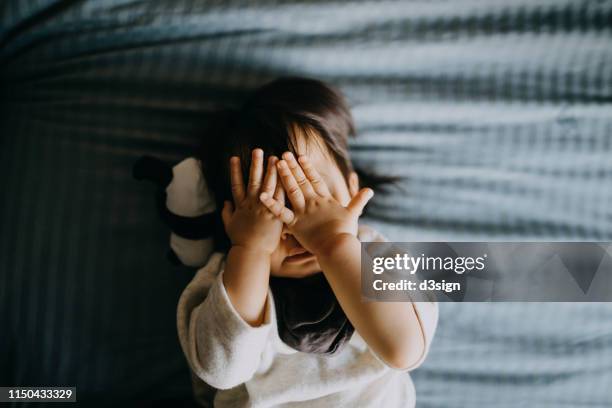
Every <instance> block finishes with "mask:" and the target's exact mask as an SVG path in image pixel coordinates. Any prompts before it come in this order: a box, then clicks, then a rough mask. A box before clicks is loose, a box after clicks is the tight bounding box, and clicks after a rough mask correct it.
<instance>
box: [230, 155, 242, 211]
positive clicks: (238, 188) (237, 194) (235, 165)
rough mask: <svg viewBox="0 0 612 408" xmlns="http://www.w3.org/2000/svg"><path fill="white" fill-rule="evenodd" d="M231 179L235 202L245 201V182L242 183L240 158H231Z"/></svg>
mask: <svg viewBox="0 0 612 408" xmlns="http://www.w3.org/2000/svg"><path fill="white" fill-rule="evenodd" d="M230 179H231V185H232V196H233V197H234V202H235V203H240V202H242V200H244V181H242V169H241V166H240V157H238V156H233V157H231V158H230Z"/></svg>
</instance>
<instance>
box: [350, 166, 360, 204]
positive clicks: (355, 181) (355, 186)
mask: <svg viewBox="0 0 612 408" xmlns="http://www.w3.org/2000/svg"><path fill="white" fill-rule="evenodd" d="M348 188H349V194H350V195H351V198H353V197H355V195H356V194H357V193H358V192H359V176H358V175H357V173H355V172H354V171H352V172H351V174H349V179H348Z"/></svg>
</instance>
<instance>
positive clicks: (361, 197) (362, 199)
mask: <svg viewBox="0 0 612 408" xmlns="http://www.w3.org/2000/svg"><path fill="white" fill-rule="evenodd" d="M373 195H374V191H373V190H372V189H371V188H362V189H361V190H359V192H358V193H357V194H356V195H355V196H354V197H353V199H352V200H351V202H350V203H349V204H348V206H347V208H348V210H349V211H351V212H354V213H356V214H357V215H361V213H362V212H363V209H364V207H365V206H366V204H367V203H368V201H370V199H371V198H372V196H373Z"/></svg>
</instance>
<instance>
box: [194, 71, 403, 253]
mask: <svg viewBox="0 0 612 408" xmlns="http://www.w3.org/2000/svg"><path fill="white" fill-rule="evenodd" d="M293 126H296V127H298V128H299V129H301V130H302V133H304V134H307V135H312V132H309V130H314V131H315V132H314V133H316V134H317V136H318V139H319V140H318V141H319V142H322V143H323V144H324V145H325V146H326V147H327V149H328V151H329V153H331V156H332V157H333V159H334V160H335V162H336V164H337V165H338V168H339V169H340V171H341V172H342V174H343V175H344V177H345V179H346V180H348V177H349V174H350V173H351V172H352V171H355V172H356V173H357V175H358V176H359V181H360V184H361V186H362V187H370V188H372V189H373V190H374V191H381V190H383V188H384V186H385V185H387V184H391V183H394V182H395V181H397V180H398V177H393V176H382V175H377V174H374V173H372V172H370V171H366V170H363V169H357V168H353V164H352V162H351V159H350V156H349V146H348V138H349V137H355V126H354V122H353V117H352V115H351V112H350V110H349V107H348V105H347V103H346V101H345V99H344V97H343V96H342V94H341V93H340V92H339V91H337V90H335V89H334V88H332V87H330V86H329V85H327V84H325V83H324V82H322V81H319V80H316V79H310V78H300V77H284V78H279V79H276V80H274V81H272V82H270V83H268V84H266V85H264V86H262V87H261V88H258V89H257V90H255V91H254V92H253V93H252V94H251V95H250V96H249V97H248V99H247V100H246V101H245V102H244V104H243V105H242V106H241V107H240V108H239V109H231V108H230V109H222V110H219V111H217V112H215V113H213V115H212V118H211V121H210V123H209V125H208V127H207V129H206V131H205V132H204V136H203V138H202V144H201V146H200V148H199V151H198V153H197V156H198V158H199V159H200V160H201V162H202V170H203V174H204V178H205V180H206V182H207V184H208V187H209V189H210V190H211V192H212V194H213V195H214V197H215V202H216V205H217V208H218V209H221V208H222V207H223V202H224V201H225V200H231V197H232V195H231V188H230V175H229V158H230V157H231V156H239V157H240V160H241V163H242V170H243V174H244V180H245V182H246V181H247V180H248V169H249V167H250V162H251V152H252V150H253V149H254V148H256V147H259V148H261V149H263V151H264V155H265V157H267V156H269V155H276V156H278V157H280V155H281V154H282V153H283V152H285V151H291V152H293V153H295V152H296V144H295V140H294V139H293V137H292V136H293V135H292V132H291V129H292V127H293ZM219 211H220V210H219ZM218 218H219V219H220V217H218ZM215 235H216V237H215V242H216V243H218V244H220V246H221V247H227V244H228V243H227V241H226V240H227V237H226V236H225V232H224V230H223V226H222V225H220V224H219V225H218V226H217V231H216V233H215ZM222 242H223V243H222Z"/></svg>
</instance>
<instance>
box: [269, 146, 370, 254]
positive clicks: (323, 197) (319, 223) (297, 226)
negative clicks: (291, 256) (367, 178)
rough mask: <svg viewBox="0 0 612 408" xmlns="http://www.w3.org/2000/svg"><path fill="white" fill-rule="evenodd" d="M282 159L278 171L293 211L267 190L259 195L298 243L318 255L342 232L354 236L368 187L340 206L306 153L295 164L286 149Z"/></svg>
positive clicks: (367, 195) (334, 241) (368, 195)
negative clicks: (345, 204)
mask: <svg viewBox="0 0 612 408" xmlns="http://www.w3.org/2000/svg"><path fill="white" fill-rule="evenodd" d="M283 159H284V160H281V161H279V162H278V165H277V166H278V172H279V174H280V179H281V182H282V185H283V188H284V190H285V191H286V192H287V196H288V198H289V201H290V202H291V206H292V208H293V211H292V210H290V209H288V208H287V207H285V205H284V203H282V202H281V201H279V200H277V199H276V198H275V197H272V195H271V194H270V193H269V192H262V193H261V194H260V196H259V197H260V199H261V201H262V202H263V203H264V204H265V205H266V207H268V209H269V210H270V211H271V212H272V213H274V214H275V215H276V216H277V217H279V218H280V219H281V220H282V221H283V222H284V223H285V224H287V227H288V228H289V231H290V232H291V233H292V234H293V235H294V236H295V237H296V239H297V240H298V241H299V242H300V244H302V246H303V247H304V248H305V249H306V250H308V251H309V252H311V253H313V254H315V255H319V254H320V253H322V252H323V251H326V250H329V249H330V248H331V247H333V246H334V245H335V243H336V242H338V241H340V239H341V237H342V236H343V235H345V234H350V235H353V236H356V235H357V221H358V219H359V216H360V215H361V212H362V211H363V208H364V207H365V205H366V204H367V203H368V201H369V200H370V198H372V195H373V194H374V192H373V191H372V190H371V189H369V188H364V189H361V190H360V191H359V192H358V193H357V194H356V195H355V196H354V197H353V199H352V200H351V202H350V203H349V204H348V206H347V207H343V206H342V204H340V203H339V202H338V201H337V200H336V199H335V198H334V197H333V196H332V194H331V192H330V191H329V189H328V187H327V184H325V181H323V179H322V178H321V176H320V175H319V173H318V172H317V171H316V170H315V168H314V167H313V166H312V164H311V163H310V161H309V159H308V158H307V157H306V156H300V157H299V163H298V162H297V161H296V160H295V157H293V154H291V153H290V152H287V153H284V154H283ZM300 164H301V166H300Z"/></svg>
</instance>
